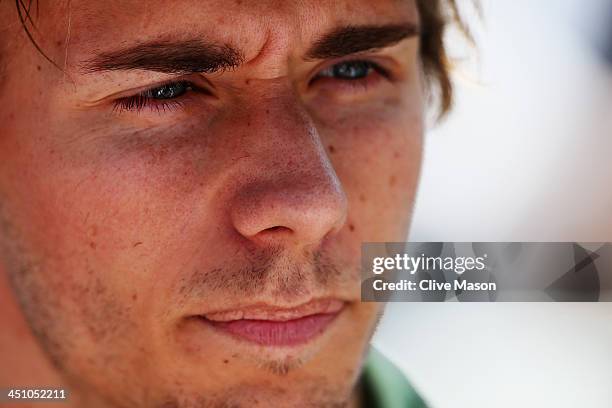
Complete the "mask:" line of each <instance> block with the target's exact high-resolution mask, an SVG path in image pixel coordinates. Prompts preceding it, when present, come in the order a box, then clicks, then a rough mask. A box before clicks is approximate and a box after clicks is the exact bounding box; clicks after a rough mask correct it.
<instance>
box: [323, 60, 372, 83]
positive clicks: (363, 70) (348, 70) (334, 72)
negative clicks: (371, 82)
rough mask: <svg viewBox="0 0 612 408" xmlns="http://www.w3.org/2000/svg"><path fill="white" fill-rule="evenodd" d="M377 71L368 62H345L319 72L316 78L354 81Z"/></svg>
mask: <svg viewBox="0 0 612 408" xmlns="http://www.w3.org/2000/svg"><path fill="white" fill-rule="evenodd" d="M378 69H379V68H378V66H377V65H376V64H374V63H372V62H369V61H345V62H341V63H338V64H336V65H333V66H331V67H329V68H327V69H325V70H323V71H321V72H320V73H319V75H318V76H320V77H330V78H337V79H343V80H355V79H363V78H365V77H367V76H368V75H370V74H371V73H372V71H375V70H378Z"/></svg>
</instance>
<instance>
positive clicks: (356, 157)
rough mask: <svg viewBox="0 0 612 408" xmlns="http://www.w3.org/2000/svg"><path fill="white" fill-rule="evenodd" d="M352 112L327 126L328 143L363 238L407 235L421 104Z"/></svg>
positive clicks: (353, 226)
mask: <svg viewBox="0 0 612 408" xmlns="http://www.w3.org/2000/svg"><path fill="white" fill-rule="evenodd" d="M402 107H404V108H405V109H400V108H399V107H398V106H395V107H391V108H387V109H385V110H384V112H383V113H380V114H378V113H370V114H363V115H351V116H348V117H346V118H342V119H340V120H338V121H336V124H335V126H333V127H329V128H327V133H326V135H327V136H326V138H325V139H326V147H327V150H328V153H329V155H330V158H331V160H332V163H333V164H334V168H335V169H336V172H337V173H338V176H339V177H340V180H341V181H342V184H343V185H344V188H345V189H346V191H347V195H348V198H349V203H350V205H349V218H348V221H347V224H348V228H349V231H352V232H353V233H354V234H356V235H357V236H358V238H359V239H360V241H368V240H373V241H393V240H400V241H404V240H405V239H406V235H407V230H408V225H409V221H410V215H411V210H412V206H413V202H414V197H415V193H416V187H417V184H418V178H419V174H420V167H421V159H422V143H423V139H422V132H423V126H422V115H421V110H420V109H418V108H417V109H413V110H411V109H410V108H409V107H406V106H405V105H402Z"/></svg>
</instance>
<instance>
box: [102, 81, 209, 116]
mask: <svg viewBox="0 0 612 408" xmlns="http://www.w3.org/2000/svg"><path fill="white" fill-rule="evenodd" d="M173 86H180V87H183V90H182V92H180V94H179V95H177V96H176V97H168V98H166V99H164V98H155V97H154V95H153V94H154V93H155V92H161V91H162V90H163V89H168V88H169V87H173ZM199 91H201V90H200V89H199V88H197V87H196V86H195V85H194V84H193V83H191V82H188V81H173V82H172V81H171V82H167V83H165V84H161V85H158V86H156V87H154V88H149V89H146V90H144V91H142V92H140V93H138V94H136V95H132V96H126V97H124V98H120V99H117V100H115V102H114V106H113V111H115V112H119V113H120V112H124V111H135V112H137V113H138V112H140V111H142V110H143V109H145V108H147V109H151V110H154V111H155V112H158V113H159V112H162V113H163V112H166V111H171V110H176V109H179V108H182V107H183V106H184V103H183V101H182V100H181V98H182V97H184V95H185V94H187V93H189V92H199Z"/></svg>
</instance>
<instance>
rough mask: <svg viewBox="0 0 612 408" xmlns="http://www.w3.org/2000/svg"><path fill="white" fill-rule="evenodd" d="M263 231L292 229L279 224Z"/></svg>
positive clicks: (288, 230) (289, 230) (286, 230)
mask: <svg viewBox="0 0 612 408" xmlns="http://www.w3.org/2000/svg"><path fill="white" fill-rule="evenodd" d="M262 232H291V229H290V228H287V227H283V226H282V225H277V226H275V227H270V228H266V229H265V230H263V231H262Z"/></svg>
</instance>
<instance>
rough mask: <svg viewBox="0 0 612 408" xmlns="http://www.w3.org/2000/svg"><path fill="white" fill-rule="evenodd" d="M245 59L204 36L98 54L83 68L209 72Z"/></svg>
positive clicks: (91, 71)
mask: <svg viewBox="0 0 612 408" xmlns="http://www.w3.org/2000/svg"><path fill="white" fill-rule="evenodd" d="M243 60H244V56H243V54H242V53H241V52H240V51H238V50H236V49H235V48H232V47H230V46H229V45H219V44H211V43H207V42H205V41H202V40H182V41H170V40H165V41H163V40H162V41H151V42H147V43H143V44H138V45H135V46H133V47H129V48H123V49H119V50H116V51H110V52H105V53H101V54H98V55H96V56H95V57H94V58H92V59H90V60H87V61H85V62H84V63H82V64H81V68H82V69H83V70H84V71H85V72H88V73H93V72H101V71H120V70H148V71H157V72H163V73H167V74H189V73H208V74H210V73H213V72H216V71H220V70H226V69H233V68H236V67H238V66H240V64H241V63H242V62H243Z"/></svg>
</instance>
